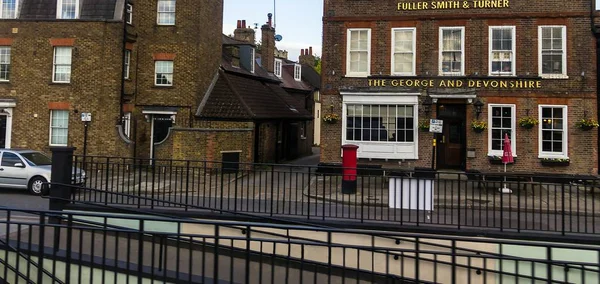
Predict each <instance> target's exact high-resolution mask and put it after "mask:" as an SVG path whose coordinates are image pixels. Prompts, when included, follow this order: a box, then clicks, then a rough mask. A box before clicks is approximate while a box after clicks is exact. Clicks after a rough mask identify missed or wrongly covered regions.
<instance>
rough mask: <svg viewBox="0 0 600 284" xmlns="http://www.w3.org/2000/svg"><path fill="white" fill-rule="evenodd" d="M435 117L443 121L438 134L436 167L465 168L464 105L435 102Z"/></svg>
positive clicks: (465, 134)
mask: <svg viewBox="0 0 600 284" xmlns="http://www.w3.org/2000/svg"><path fill="white" fill-rule="evenodd" d="M437 114H438V115H437V118H438V119H441V120H443V121H444V127H443V131H442V133H441V134H439V135H438V138H437V144H438V151H437V161H438V162H437V169H457V170H465V169H466V163H467V157H466V146H467V143H466V136H467V133H466V114H467V113H466V105H465V104H445V103H442V104H440V103H438V104H437Z"/></svg>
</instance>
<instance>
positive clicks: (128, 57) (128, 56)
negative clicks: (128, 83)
mask: <svg viewBox="0 0 600 284" xmlns="http://www.w3.org/2000/svg"><path fill="white" fill-rule="evenodd" d="M124 64H125V76H124V78H125V79H129V69H130V66H131V50H129V49H126V50H125V62H124Z"/></svg>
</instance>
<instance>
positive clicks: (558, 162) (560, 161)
mask: <svg viewBox="0 0 600 284" xmlns="http://www.w3.org/2000/svg"><path fill="white" fill-rule="evenodd" d="M540 161H541V162H542V165H544V166H550V167H555V166H556V167H560V166H568V165H569V164H570V163H571V160H569V159H565V158H542V159H540Z"/></svg>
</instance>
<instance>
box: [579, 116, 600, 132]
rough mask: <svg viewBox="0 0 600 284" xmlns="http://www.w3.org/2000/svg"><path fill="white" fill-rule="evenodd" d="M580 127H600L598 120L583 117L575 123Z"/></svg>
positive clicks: (583, 128) (584, 128)
mask: <svg viewBox="0 0 600 284" xmlns="http://www.w3.org/2000/svg"><path fill="white" fill-rule="evenodd" d="M575 126H577V127H578V128H579V129H582V130H591V129H592V128H594V127H598V121H596V120H594V119H592V118H583V119H581V120H579V121H577V122H576V123H575Z"/></svg>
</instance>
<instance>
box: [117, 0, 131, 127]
mask: <svg viewBox="0 0 600 284" xmlns="http://www.w3.org/2000/svg"><path fill="white" fill-rule="evenodd" d="M128 2H129V0H124V1H123V14H122V15H121V19H122V20H123V40H122V44H123V45H122V48H121V51H122V52H121V96H120V98H119V120H118V121H119V122H118V124H119V125H122V124H123V115H124V113H123V101H124V98H125V53H127V50H126V49H127V19H126V18H127V3H128Z"/></svg>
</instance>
